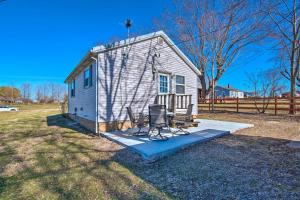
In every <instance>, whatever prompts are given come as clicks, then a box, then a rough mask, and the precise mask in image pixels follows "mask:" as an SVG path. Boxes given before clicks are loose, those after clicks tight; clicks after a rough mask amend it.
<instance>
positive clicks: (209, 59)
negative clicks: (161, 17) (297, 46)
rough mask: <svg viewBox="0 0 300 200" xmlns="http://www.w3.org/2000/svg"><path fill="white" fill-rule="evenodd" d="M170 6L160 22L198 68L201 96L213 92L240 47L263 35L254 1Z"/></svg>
mask: <svg viewBox="0 0 300 200" xmlns="http://www.w3.org/2000/svg"><path fill="white" fill-rule="evenodd" d="M251 3H252V4H251ZM174 10H175V11H172V12H171V13H170V14H168V16H167V17H166V18H168V17H169V21H168V22H167V23H164V24H169V25H171V27H172V28H171V31H170V32H171V33H172V32H173V33H174V34H173V35H174V36H175V37H176V36H178V37H177V40H178V41H179V42H178V43H180V45H182V48H183V49H184V50H185V52H187V55H188V56H189V57H190V58H191V59H192V61H193V62H194V64H196V66H197V67H198V68H199V70H200V72H201V76H200V77H199V78H200V81H201V85H202V90H201V97H202V98H205V97H206V96H207V95H209V94H211V93H212V92H213V88H214V85H216V84H217V82H218V81H219V79H220V78H221V77H222V75H223V74H224V73H225V72H226V70H227V68H228V67H230V66H232V65H233V62H234V61H235V59H236V58H237V57H238V55H239V54H240V53H241V51H242V50H243V49H245V48H246V47H248V46H249V45H251V44H253V43H255V42H257V41H259V40H261V39H262V38H264V36H265V35H264V34H263V32H262V31H260V28H261V26H262V24H263V18H261V15H260V12H258V4H256V3H255V2H249V1H247V0H237V1H231V0H228V1H209V0H200V1H197V0H184V1H182V2H181V1H178V2H176V3H175V9H174ZM249 16H251V17H249Z"/></svg>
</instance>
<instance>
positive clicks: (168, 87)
mask: <svg viewBox="0 0 300 200" xmlns="http://www.w3.org/2000/svg"><path fill="white" fill-rule="evenodd" d="M160 76H165V77H167V92H161V91H160ZM158 77H159V79H158V94H169V92H170V79H169V75H168V74H163V73H159V74H158Z"/></svg>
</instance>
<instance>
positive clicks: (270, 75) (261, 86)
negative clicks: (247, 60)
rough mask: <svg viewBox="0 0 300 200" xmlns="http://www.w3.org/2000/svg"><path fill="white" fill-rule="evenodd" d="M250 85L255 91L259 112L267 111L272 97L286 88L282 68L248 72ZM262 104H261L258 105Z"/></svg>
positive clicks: (255, 102)
mask: <svg viewBox="0 0 300 200" xmlns="http://www.w3.org/2000/svg"><path fill="white" fill-rule="evenodd" d="M247 79H248V81H247V82H248V85H249V87H250V88H251V90H252V91H253V92H254V95H255V97H254V104H255V107H256V109H257V111H258V112H259V113H265V111H266V109H267V108H268V106H269V103H270V100H271V98H270V97H275V96H278V94H279V93H280V92H282V90H283V89H284V85H283V83H282V76H281V75H280V69H279V68H275V69H268V70H264V71H256V72H254V73H248V74H247ZM258 105H261V106H258Z"/></svg>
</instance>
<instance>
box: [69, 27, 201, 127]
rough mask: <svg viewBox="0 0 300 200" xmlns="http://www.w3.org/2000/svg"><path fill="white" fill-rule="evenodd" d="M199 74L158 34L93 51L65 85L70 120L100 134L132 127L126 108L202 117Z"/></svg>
mask: <svg viewBox="0 0 300 200" xmlns="http://www.w3.org/2000/svg"><path fill="white" fill-rule="evenodd" d="M199 73H200V72H199V71H198V69H197V68H196V67H195V66H194V65H193V63H192V62H191V61H190V60H189V59H188V58H187V57H186V56H185V55H184V54H183V53H182V51H180V49H179V48H178V47H177V46H176V45H175V44H174V43H173V42H172V40H171V39H170V38H169V37H168V36H167V35H166V34H165V33H164V32H163V31H158V32H155V33H150V34H147V35H143V36H139V37H134V38H130V39H127V40H123V41H120V42H116V43H113V44H108V45H100V46H96V47H94V48H92V49H91V50H90V51H89V52H88V53H87V54H86V55H85V56H84V58H83V59H82V60H81V62H80V63H79V64H78V65H77V66H76V67H75V69H74V70H73V71H72V72H71V73H70V75H69V76H68V77H67V79H66V80H65V83H67V84H68V112H69V116H70V117H71V118H72V119H74V120H76V121H79V122H80V123H81V124H82V125H83V126H85V127H86V128H88V129H90V130H93V131H95V132H101V131H108V130H111V129H116V128H118V129H125V128H128V127H130V122H129V118H128V115H127V111H126V107H128V106H131V107H132V110H133V111H134V112H135V113H140V112H143V113H148V106H149V104H153V103H159V104H165V105H166V106H167V108H168V110H170V111H173V112H184V111H185V109H186V108H187V106H188V104H194V107H193V114H197V99H198V92H197V87H198V86H197V84H198V75H199Z"/></svg>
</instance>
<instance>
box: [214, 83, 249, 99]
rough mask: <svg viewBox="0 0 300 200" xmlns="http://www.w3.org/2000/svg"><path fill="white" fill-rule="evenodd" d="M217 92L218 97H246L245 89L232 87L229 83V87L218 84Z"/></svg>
mask: <svg viewBox="0 0 300 200" xmlns="http://www.w3.org/2000/svg"><path fill="white" fill-rule="evenodd" d="M215 94H216V97H218V98H224V97H229V98H244V96H245V94H244V92H243V91H240V90H237V89H235V88H232V87H230V85H228V86H227V87H222V86H216V87H215Z"/></svg>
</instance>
